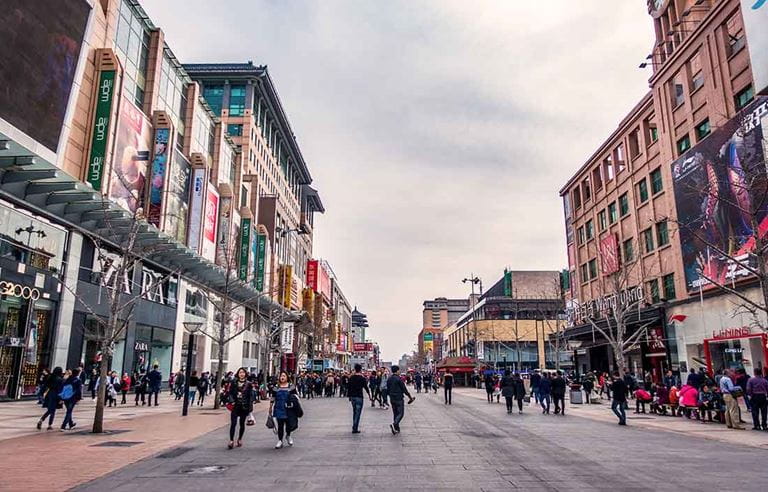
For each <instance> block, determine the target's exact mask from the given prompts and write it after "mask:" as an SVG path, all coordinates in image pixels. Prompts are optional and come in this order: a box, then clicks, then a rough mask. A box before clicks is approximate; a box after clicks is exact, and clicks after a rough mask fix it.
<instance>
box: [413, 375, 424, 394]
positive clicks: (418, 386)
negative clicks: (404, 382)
mask: <svg viewBox="0 0 768 492" xmlns="http://www.w3.org/2000/svg"><path fill="white" fill-rule="evenodd" d="M413 381H414V386H416V393H421V384H422V382H423V378H422V376H421V372H417V373H416V375H415V376H414V377H413Z"/></svg>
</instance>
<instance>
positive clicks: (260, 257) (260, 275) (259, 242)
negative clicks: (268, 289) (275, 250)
mask: <svg viewBox="0 0 768 492" xmlns="http://www.w3.org/2000/svg"><path fill="white" fill-rule="evenodd" d="M266 259H267V235H266V234H257V235H256V278H255V279H254V281H255V282H256V290H258V291H259V292H263V291H264V273H265V271H266Z"/></svg>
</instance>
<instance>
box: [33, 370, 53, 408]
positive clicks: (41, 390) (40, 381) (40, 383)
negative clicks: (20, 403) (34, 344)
mask: <svg viewBox="0 0 768 492" xmlns="http://www.w3.org/2000/svg"><path fill="white" fill-rule="evenodd" d="M50 375H51V373H50V372H48V368H47V367H44V368H43V369H42V370H41V371H40V375H39V376H37V390H36V392H35V394H36V396H37V404H38V405H42V404H43V403H45V401H44V399H43V395H45V383H46V382H48V376H50Z"/></svg>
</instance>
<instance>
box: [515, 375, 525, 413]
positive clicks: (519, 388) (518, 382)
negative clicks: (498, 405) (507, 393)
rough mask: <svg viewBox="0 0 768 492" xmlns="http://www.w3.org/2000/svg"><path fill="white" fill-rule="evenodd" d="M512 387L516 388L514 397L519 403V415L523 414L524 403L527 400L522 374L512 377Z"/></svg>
mask: <svg viewBox="0 0 768 492" xmlns="http://www.w3.org/2000/svg"><path fill="white" fill-rule="evenodd" d="M512 385H513V387H514V396H515V400H516V401H517V413H519V414H520V415H522V414H523V401H524V400H525V383H524V382H523V378H521V377H520V373H517V372H516V373H514V374H513V375H512Z"/></svg>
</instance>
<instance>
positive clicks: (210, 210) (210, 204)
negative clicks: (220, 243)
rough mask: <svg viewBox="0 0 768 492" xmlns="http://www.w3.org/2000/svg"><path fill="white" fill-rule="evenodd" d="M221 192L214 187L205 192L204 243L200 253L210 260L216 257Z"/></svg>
mask: <svg viewBox="0 0 768 492" xmlns="http://www.w3.org/2000/svg"><path fill="white" fill-rule="evenodd" d="M218 219H219V194H218V192H216V190H214V189H213V187H209V188H208V191H206V193H205V216H204V219H203V244H202V247H201V248H200V255H201V256H203V257H204V258H207V259H208V260H210V261H214V260H215V258H216V232H217V231H216V227H217V225H218V223H219V220H218Z"/></svg>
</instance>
